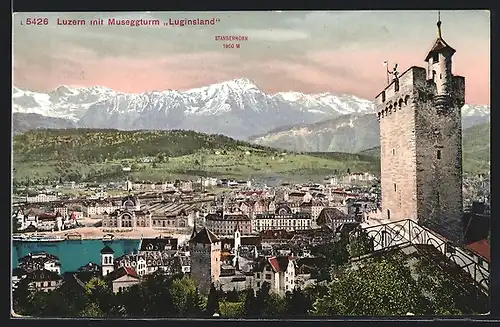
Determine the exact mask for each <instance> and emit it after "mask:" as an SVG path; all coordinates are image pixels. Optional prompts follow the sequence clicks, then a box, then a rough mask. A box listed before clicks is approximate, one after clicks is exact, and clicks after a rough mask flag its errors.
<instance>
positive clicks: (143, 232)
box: [20, 227, 190, 244]
mask: <svg viewBox="0 0 500 327" xmlns="http://www.w3.org/2000/svg"><path fill="white" fill-rule="evenodd" d="M21 234H24V235H28V236H32V235H39V236H59V237H60V236H63V237H66V240H68V241H80V240H103V237H104V236H105V235H113V238H112V239H109V241H114V240H140V239H143V238H160V237H173V238H177V239H178V240H179V244H182V243H184V242H185V241H187V240H188V239H189V237H190V233H188V232H187V231H186V233H182V232H181V231H168V230H158V229H153V228H151V227H138V228H136V229H134V230H130V231H123V230H121V231H120V230H117V231H112V230H109V231H108V229H106V231H104V230H103V229H102V228H101V227H80V228H73V229H67V230H62V231H55V232H36V233H35V232H34V233H21ZM68 234H69V235H71V234H75V236H76V237H75V238H74V239H71V238H70V239H68V238H67V235H68ZM78 235H79V236H81V238H80V237H78ZM105 241H108V239H106V240H105ZM20 242H22V241H20ZM40 242H51V241H40ZM53 242H57V241H53Z"/></svg>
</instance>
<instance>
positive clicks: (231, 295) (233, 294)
mask: <svg viewBox="0 0 500 327" xmlns="http://www.w3.org/2000/svg"><path fill="white" fill-rule="evenodd" d="M226 299H227V301H229V302H238V301H239V295H238V292H237V291H236V288H233V290H232V291H230V292H228V293H227V295H226Z"/></svg>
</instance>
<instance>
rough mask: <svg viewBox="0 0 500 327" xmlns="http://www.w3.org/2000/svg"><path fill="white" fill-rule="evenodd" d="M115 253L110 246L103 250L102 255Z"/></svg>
mask: <svg viewBox="0 0 500 327" xmlns="http://www.w3.org/2000/svg"><path fill="white" fill-rule="evenodd" d="M114 253H115V251H113V249H112V248H110V247H109V246H108V245H106V246H105V247H103V248H102V250H101V254H114Z"/></svg>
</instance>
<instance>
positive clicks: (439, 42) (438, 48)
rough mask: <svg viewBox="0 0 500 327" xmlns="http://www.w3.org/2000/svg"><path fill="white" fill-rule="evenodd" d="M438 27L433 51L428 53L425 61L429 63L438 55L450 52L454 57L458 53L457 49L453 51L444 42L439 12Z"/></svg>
mask: <svg viewBox="0 0 500 327" xmlns="http://www.w3.org/2000/svg"><path fill="white" fill-rule="evenodd" d="M436 25H437V38H436V40H435V41H434V43H433V45H432V47H431V49H430V50H429V52H428V53H427V56H426V57H425V61H429V59H430V58H431V57H432V56H433V55H435V54H436V53H445V52H448V53H449V54H450V55H452V54H454V53H455V52H456V50H455V49H453V48H452V47H451V46H450V45H449V44H448V43H446V41H445V40H443V37H442V35H441V14H440V13H439V12H438V21H437V23H436Z"/></svg>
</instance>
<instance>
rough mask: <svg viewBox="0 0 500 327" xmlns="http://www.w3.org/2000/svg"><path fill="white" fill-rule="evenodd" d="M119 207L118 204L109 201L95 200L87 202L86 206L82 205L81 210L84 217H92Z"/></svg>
mask: <svg viewBox="0 0 500 327" xmlns="http://www.w3.org/2000/svg"><path fill="white" fill-rule="evenodd" d="M120 208H121V206H120V205H116V204H114V203H111V202H109V201H96V202H92V203H90V204H88V205H87V206H84V207H83V208H82V212H83V215H84V216H85V217H94V216H101V215H107V214H109V213H111V212H114V211H116V210H118V209H120Z"/></svg>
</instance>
